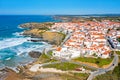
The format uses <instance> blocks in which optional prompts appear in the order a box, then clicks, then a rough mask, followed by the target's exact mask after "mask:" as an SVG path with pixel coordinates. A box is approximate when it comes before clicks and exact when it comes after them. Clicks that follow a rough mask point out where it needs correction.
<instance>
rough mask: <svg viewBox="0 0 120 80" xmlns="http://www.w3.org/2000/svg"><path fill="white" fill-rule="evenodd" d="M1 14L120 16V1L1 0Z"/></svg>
mask: <svg viewBox="0 0 120 80" xmlns="http://www.w3.org/2000/svg"><path fill="white" fill-rule="evenodd" d="M0 14H2V15H4V14H8V15H9V14H23V15H24V14H30V15H31V14H32V15H33V14H36V15H83V14H120V0H0Z"/></svg>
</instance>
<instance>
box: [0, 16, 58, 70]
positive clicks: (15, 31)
mask: <svg viewBox="0 0 120 80" xmlns="http://www.w3.org/2000/svg"><path fill="white" fill-rule="evenodd" d="M55 21H56V20H54V18H53V16H40V15H0V69H2V68H5V67H9V68H15V67H17V66H18V65H24V64H26V63H29V62H31V61H33V60H34V59H33V58H31V57H30V56H29V55H28V53H29V52H30V51H42V50H43V49H44V48H45V47H46V46H47V47H50V46H51V45H50V44H48V43H45V42H30V41H28V39H30V37H25V36H23V35H20V33H21V32H23V31H24V29H22V28H19V25H20V24H23V23H29V22H55Z"/></svg>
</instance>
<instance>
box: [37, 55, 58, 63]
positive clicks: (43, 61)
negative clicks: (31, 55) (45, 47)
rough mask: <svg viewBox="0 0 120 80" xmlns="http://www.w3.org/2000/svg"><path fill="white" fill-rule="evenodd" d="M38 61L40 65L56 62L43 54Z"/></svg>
mask: <svg viewBox="0 0 120 80" xmlns="http://www.w3.org/2000/svg"><path fill="white" fill-rule="evenodd" d="M38 61H39V62H41V63H47V62H55V61H57V60H55V59H50V57H49V56H47V55H46V54H45V53H43V54H42V55H41V56H40V57H39V58H38Z"/></svg>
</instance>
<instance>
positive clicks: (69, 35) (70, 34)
mask: <svg viewBox="0 0 120 80" xmlns="http://www.w3.org/2000/svg"><path fill="white" fill-rule="evenodd" d="M71 36H72V33H69V34H68V35H67V36H66V37H65V39H64V40H63V42H62V43H61V46H63V45H64V43H65V42H66V41H67V40H68V39H69V38H70V37H71Z"/></svg>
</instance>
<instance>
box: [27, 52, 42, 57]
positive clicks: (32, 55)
mask: <svg viewBox="0 0 120 80" xmlns="http://www.w3.org/2000/svg"><path fill="white" fill-rule="evenodd" d="M41 54H42V53H41V52H38V51H31V52H29V55H30V56H31V57H32V58H39V57H40V55H41Z"/></svg>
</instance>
